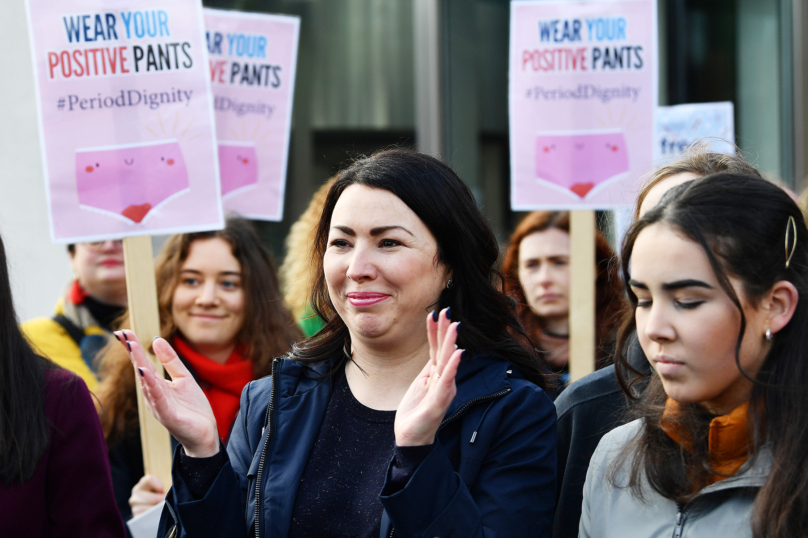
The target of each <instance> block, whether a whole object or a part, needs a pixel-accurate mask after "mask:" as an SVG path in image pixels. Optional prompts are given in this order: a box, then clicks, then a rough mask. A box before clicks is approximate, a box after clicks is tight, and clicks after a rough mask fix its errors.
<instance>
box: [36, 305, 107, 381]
mask: <svg viewBox="0 0 808 538" xmlns="http://www.w3.org/2000/svg"><path fill="white" fill-rule="evenodd" d="M55 314H56V315H59V314H62V315H64V314H65V307H64V298H61V299H59V302H58V303H56V312H55ZM20 329H22V332H23V334H25V336H26V338H27V339H28V341H29V342H30V343H31V346H32V347H33V348H34V350H35V351H36V352H37V353H39V354H40V355H42V356H43V357H47V358H49V359H50V360H52V361H53V362H55V363H56V364H58V365H59V366H61V367H62V368H65V369H66V370H70V371H71V372H73V373H74V374H76V375H77V376H79V377H81V378H82V379H83V380H84V382H85V383H86V384H87V388H88V389H90V391H93V390H95V387H96V386H97V385H98V378H96V377H95V374H94V373H93V372H92V370H90V368H89V367H88V366H87V363H85V362H84V359H83V358H82V356H81V349H80V348H79V346H78V344H76V341H75V340H73V338H72V337H71V336H70V335H69V334H68V333H67V331H65V330H64V328H63V327H62V326H61V325H59V324H58V323H57V322H56V321H54V320H53V318H35V319H32V320H29V321H26V322H24V323H22V324H21V325H20ZM84 334H85V335H91V334H97V335H101V336H104V337H106V336H107V333H106V332H105V331H104V329H102V328H101V327H99V326H98V325H96V324H92V325H89V326H87V327H84Z"/></svg>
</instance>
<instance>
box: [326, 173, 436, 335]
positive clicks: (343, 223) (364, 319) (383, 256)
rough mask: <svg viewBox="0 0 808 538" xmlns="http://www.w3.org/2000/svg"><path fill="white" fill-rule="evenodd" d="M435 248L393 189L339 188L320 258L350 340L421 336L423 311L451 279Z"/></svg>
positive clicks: (422, 331) (330, 295) (429, 307)
mask: <svg viewBox="0 0 808 538" xmlns="http://www.w3.org/2000/svg"><path fill="white" fill-rule="evenodd" d="M437 252H438V245H437V242H436V241H435V237H434V236H433V235H432V232H430V231H429V229H428V228H427V227H426V225H425V224H424V223H423V222H422V221H421V219H420V218H418V216H417V215H416V214H415V213H414V212H413V211H412V210H411V209H410V208H409V207H408V206H407V205H406V204H405V203H404V202H402V201H401V199H400V198H398V197H397V196H396V195H394V194H393V193H391V192H389V191H386V190H382V189H372V188H369V187H365V186H362V185H351V186H350V187H348V188H347V189H345V191H343V193H342V195H341V196H340V198H339V200H338V201H337V204H336V206H335V207H334V212H333V214H332V217H331V228H330V230H329V233H328V246H327V249H326V251H325V256H324V257H323V269H324V272H325V279H326V284H327V285H328V294H329V297H330V298H331V302H332V304H333V305H334V308H335V309H336V311H337V313H338V314H339V316H340V317H341V318H342V320H343V321H344V322H345V325H346V326H347V327H348V329H349V330H350V332H351V338H352V340H353V341H354V342H356V341H357V339H364V341H365V343H367V344H371V345H379V344H381V345H382V346H384V345H399V344H401V343H402V342H404V341H406V339H410V340H412V343H413V345H415V344H417V343H418V344H420V343H421V340H423V341H424V342H425V341H426V327H425V319H426V314H427V312H429V311H430V310H431V309H433V308H434V307H435V304H436V303H437V301H438V298H439V297H440V293H441V291H442V290H443V289H444V288H445V287H446V281H447V280H448V279H449V276H448V274H447V271H446V268H445V266H444V265H443V264H442V263H439V262H438V261H437Z"/></svg>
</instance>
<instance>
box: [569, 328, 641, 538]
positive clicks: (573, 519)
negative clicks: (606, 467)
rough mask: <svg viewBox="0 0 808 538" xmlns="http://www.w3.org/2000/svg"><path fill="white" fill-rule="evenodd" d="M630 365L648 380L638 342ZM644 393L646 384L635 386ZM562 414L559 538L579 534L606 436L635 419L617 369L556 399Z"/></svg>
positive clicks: (597, 375)
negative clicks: (595, 459) (592, 463)
mask: <svg viewBox="0 0 808 538" xmlns="http://www.w3.org/2000/svg"><path fill="white" fill-rule="evenodd" d="M627 347H628V349H627V354H628V361H629V363H630V364H631V365H632V366H633V367H634V368H636V369H637V370H639V371H640V372H641V373H642V374H643V375H644V376H645V380H646V381H647V379H648V377H649V375H650V371H651V368H650V366H649V364H648V361H647V360H646V358H645V354H644V353H643V351H642V348H641V347H640V344H639V341H638V340H637V333H634V334H633V335H631V337H630V339H629V341H628V346H627ZM635 386H636V387H637V389H638V392H639V391H641V390H642V388H644V386H645V382H643V383H640V384H638V385H635ZM555 404H556V412H557V413H558V424H557V427H558V437H557V440H558V481H557V487H558V504H557V505H556V511H555V516H554V518H553V538H574V537H577V536H578V523H579V521H580V519H581V503H582V502H583V491H584V482H585V481H586V472H587V470H588V469H589V460H590V459H591V458H592V454H594V452H595V449H596V448H597V446H598V443H600V440H601V438H602V437H603V436H604V435H606V434H607V433H609V432H610V431H612V430H613V429H614V428H616V427H618V426H621V425H623V424H625V423H626V422H627V420H628V418H629V416H628V415H629V410H630V403H629V400H628V398H627V397H626V395H625V394H624V393H623V391H622V389H621V388H620V384H619V383H618V381H617V375H616V372H615V368H614V365H610V366H607V367H606V368H603V369H601V370H598V371H596V372H594V373H592V374H589V375H588V376H585V377H583V378H581V379H579V380H578V381H576V382H574V383H572V384H571V385H570V386H569V387H567V389H566V390H565V391H564V392H563V393H561V395H560V396H559V397H558V399H557V400H556V401H555Z"/></svg>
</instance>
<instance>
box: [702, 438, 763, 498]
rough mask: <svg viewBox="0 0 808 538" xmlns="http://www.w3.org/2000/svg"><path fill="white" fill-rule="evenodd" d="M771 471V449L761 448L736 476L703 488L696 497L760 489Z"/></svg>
mask: <svg viewBox="0 0 808 538" xmlns="http://www.w3.org/2000/svg"><path fill="white" fill-rule="evenodd" d="M771 470H772V453H771V449H770V448H769V447H768V446H763V447H762V448H761V449H760V450H758V453H757V454H756V455H754V456H752V457H750V458H749V460H748V461H747V462H746V463H745V464H744V465H743V467H741V469H740V470H739V471H738V473H737V474H735V475H733V476H730V477H728V478H725V479H724V480H722V481H720V482H716V483H715V484H711V485H709V486H707V487H705V488H704V489H702V490H701V491H700V492H699V493H698V495H697V496H699V497H700V496H701V495H706V494H709V493H715V492H717V491H723V490H727V489H733V488H761V487H763V485H764V484H765V483H766V480H768V478H769V474H770V473H771Z"/></svg>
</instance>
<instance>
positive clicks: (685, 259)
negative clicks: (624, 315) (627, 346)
mask: <svg viewBox="0 0 808 538" xmlns="http://www.w3.org/2000/svg"><path fill="white" fill-rule="evenodd" d="M730 282H731V283H732V286H733V288H734V290H735V293H736V294H737V295H738V297H739V298H740V299H741V305H742V306H743V311H744V315H745V317H746V323H747V325H746V332H745V334H744V337H743V341H742V344H741V351H740V364H741V367H742V368H743V370H744V371H745V372H746V373H747V374H748V375H749V376H750V377H753V378H754V377H755V375H756V374H757V372H758V370H759V369H760V366H761V365H762V364H763V360H764V359H765V355H766V352H767V349H768V347H767V345H766V342H765V339H764V337H763V334H764V332H765V330H766V327H765V324H766V318H765V312H764V311H763V309H758V308H754V307H752V306H751V305H749V304H748V302H747V301H746V300H745V294H744V293H743V290H742V286H741V283H740V281H738V280H737V279H734V278H732V277H730ZM629 285H630V286H631V289H632V291H633V292H634V294H636V296H637V301H638V303H637V309H636V311H635V319H636V321H637V335H638V337H639V340H640V345H641V346H642V349H643V351H644V352H645V355H646V357H648V360H649V361H650V363H651V366H653V368H654V370H655V372H656V373H657V375H659V377H660V378H661V380H662V385H663V386H664V388H665V393H666V394H667V395H668V396H669V397H670V398H673V399H674V400H676V401H677V402H679V403H701V404H703V405H704V406H705V407H706V408H707V409H708V410H710V411H712V412H714V413H717V414H726V413H728V412H730V411H731V410H732V409H734V408H735V407H737V406H739V405H741V404H742V403H743V402H745V401H746V400H747V399H748V398H749V394H750V391H751V388H752V383H751V382H750V381H748V380H747V379H746V378H744V377H743V376H742V375H741V372H740V371H739V370H738V367H737V366H736V364H735V344H736V341H737V338H738V332H739V330H740V320H741V315H740V312H738V309H737V308H736V306H735V304H733V302H732V300H731V299H730V298H729V296H728V295H727V294H726V292H725V291H724V289H723V288H722V287H721V285H720V284H719V282H718V279H717V277H716V276H715V273H714V272H713V269H712V266H711V265H710V260H709V258H708V257H707V254H706V253H705V252H704V250H703V249H702V248H701V246H700V245H698V244H697V243H695V242H694V241H691V240H689V239H686V238H684V237H683V236H682V235H681V234H680V233H677V232H676V231H674V230H673V229H672V228H671V227H670V226H668V225H666V224H652V225H651V226H649V227H647V228H645V229H644V230H643V231H641V232H640V234H639V236H638V237H637V240H636V242H635V244H634V250H633V253H632V256H631V281H630V282H629Z"/></svg>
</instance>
